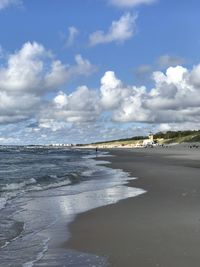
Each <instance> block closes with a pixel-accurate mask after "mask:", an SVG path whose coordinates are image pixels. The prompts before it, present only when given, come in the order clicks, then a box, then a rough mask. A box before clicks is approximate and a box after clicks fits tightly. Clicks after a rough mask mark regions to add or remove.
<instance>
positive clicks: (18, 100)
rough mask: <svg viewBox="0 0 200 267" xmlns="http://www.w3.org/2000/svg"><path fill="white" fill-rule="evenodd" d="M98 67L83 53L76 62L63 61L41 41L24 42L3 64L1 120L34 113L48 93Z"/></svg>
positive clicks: (77, 57) (9, 119) (0, 86)
mask: <svg viewBox="0 0 200 267" xmlns="http://www.w3.org/2000/svg"><path fill="white" fill-rule="evenodd" d="M95 69H96V67H95V66H93V65H92V64H91V63H90V62H89V61H88V60H87V59H84V58H83V57H82V56H81V55H77V56H76V57H75V64H74V65H69V64H64V63H63V62H61V61H60V60H58V59H55V56H54V55H53V54H52V53H51V52H50V51H48V50H47V49H45V48H44V46H42V45H41V44H38V43H36V42H33V43H30V42H27V43H25V44H24V45H23V46H22V48H21V49H20V50H18V51H16V52H15V53H13V54H10V55H9V56H8V61H7V62H5V64H4V65H2V66H0V123H4V122H5V123H6V122H14V121H17V120H22V119H26V118H29V117H30V116H33V115H34V114H35V113H36V110H38V108H39V106H41V105H42V103H43V102H44V96H45V94H46V93H48V92H50V91H57V90H58V89H57V88H58V87H59V86H61V85H64V84H65V83H67V82H68V81H69V79H71V78H73V77H77V76H80V75H84V76H88V75H90V74H91V73H93V72H94V70H95Z"/></svg>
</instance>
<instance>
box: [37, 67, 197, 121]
mask: <svg viewBox="0 0 200 267" xmlns="http://www.w3.org/2000/svg"><path fill="white" fill-rule="evenodd" d="M199 73H200V65H197V66H194V67H193V69H192V70H188V69H186V68H184V67H182V66H176V67H169V68H168V69H167V70H166V72H165V73H164V72H161V71H157V72H154V73H153V77H152V78H153V82H154V86H153V88H151V89H150V90H149V89H147V88H146V87H145V86H140V87H137V86H134V85H125V84H124V83H123V82H122V81H121V80H120V79H118V78H117V77H116V75H115V73H114V72H113V71H107V72H106V73H105V74H104V75H103V77H102V78H101V85H100V87H99V90H92V89H89V88H88V87H86V86H81V87H78V88H77V89H76V90H75V91H74V92H73V93H71V94H70V95H67V94H65V93H64V92H60V93H59V94H58V95H57V96H56V97H55V98H54V99H53V102H52V103H51V104H50V108H48V110H50V112H49V113H48V112H46V111H44V112H43V113H41V114H40V120H42V119H44V118H45V123H47V121H48V120H50V122H51V123H52V119H53V120H55V121H60V122H63V121H64V122H73V123H82V122H95V121H98V120H99V119H100V118H102V116H103V115H104V114H107V116H108V119H109V121H111V120H112V121H115V122H117V123H128V122H138V123H149V124H160V123H161V124H172V123H176V124H178V123H186V122H187V123H189V122H190V123H191V124H192V123H193V124H196V123H198V121H199V120H200V79H199V77H200V75H199ZM51 123H50V125H51Z"/></svg>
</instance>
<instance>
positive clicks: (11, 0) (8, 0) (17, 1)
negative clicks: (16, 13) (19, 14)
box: [0, 0, 22, 11]
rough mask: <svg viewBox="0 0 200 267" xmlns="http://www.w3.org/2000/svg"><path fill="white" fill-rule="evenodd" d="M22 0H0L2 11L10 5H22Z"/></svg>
mask: <svg viewBox="0 0 200 267" xmlns="http://www.w3.org/2000/svg"><path fill="white" fill-rule="evenodd" d="M21 5H22V0H0V11H1V10H3V9H5V8H8V7H10V6H21Z"/></svg>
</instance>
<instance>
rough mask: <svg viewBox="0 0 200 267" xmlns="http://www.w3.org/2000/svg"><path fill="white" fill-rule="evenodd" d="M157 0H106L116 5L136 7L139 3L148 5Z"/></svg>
mask: <svg viewBox="0 0 200 267" xmlns="http://www.w3.org/2000/svg"><path fill="white" fill-rule="evenodd" d="M156 1H157V0H108V2H109V3H110V4H111V5H113V6H117V7H129V8H130V7H136V6H139V5H150V4H153V3H155V2H156Z"/></svg>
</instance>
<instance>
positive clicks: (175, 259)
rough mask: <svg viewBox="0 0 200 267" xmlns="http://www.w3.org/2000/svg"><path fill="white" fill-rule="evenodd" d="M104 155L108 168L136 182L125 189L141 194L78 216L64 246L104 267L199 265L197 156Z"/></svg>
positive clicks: (177, 152) (179, 152)
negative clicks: (101, 260) (97, 258)
mask: <svg viewBox="0 0 200 267" xmlns="http://www.w3.org/2000/svg"><path fill="white" fill-rule="evenodd" d="M109 152H111V154H112V155H114V157H109V158H106V160H108V161H110V162H111V164H109V165H108V166H109V167H111V168H114V169H119V168H120V169H122V170H124V171H126V172H129V173H130V176H131V177H138V179H136V180H133V181H130V182H129V184H128V185H127V186H133V187H136V188H141V189H143V190H145V191H147V192H146V193H145V194H142V195H140V196H137V197H133V198H129V199H125V200H121V201H119V202H118V203H117V204H112V205H109V206H105V207H101V208H97V209H94V210H91V211H88V212H86V213H82V214H79V215H78V216H77V217H76V218H75V220H74V221H73V222H72V223H71V224H70V227H69V229H70V232H71V238H70V240H69V241H68V242H67V243H66V244H65V247H66V248H68V249H74V250H76V251H81V252H86V253H93V254H97V255H100V256H104V257H108V261H109V263H110V264H109V266H136V267H146V266H148V267H156V266H163V267H169V266H170V267H179V266H180V267H188V266H192V267H197V266H199V260H200V255H199V250H198V247H199V245H200V237H199V236H198V235H199V234H200V215H199V208H200V204H199V199H200V179H199V167H200V164H199V160H200V156H199V151H197V150H188V149H187V148H182V149H177V147H175V148H173V149H166V150H163V149H137V150H134V151H133V150H123V149H122V150H117V149H116V150H109ZM104 159H105V158H98V159H97V160H104Z"/></svg>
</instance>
